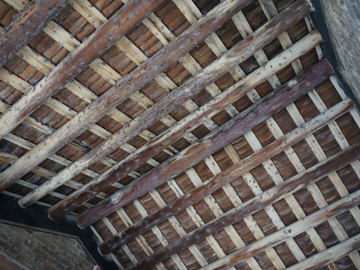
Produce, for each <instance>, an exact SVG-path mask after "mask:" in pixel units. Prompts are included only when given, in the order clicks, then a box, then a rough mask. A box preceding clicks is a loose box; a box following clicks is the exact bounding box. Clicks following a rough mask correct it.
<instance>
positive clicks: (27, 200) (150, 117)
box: [19, 0, 312, 206]
mask: <svg viewBox="0 0 360 270" xmlns="http://www.w3.org/2000/svg"><path fill="white" fill-rule="evenodd" d="M311 11H312V7H311V4H310V2H309V1H308V0H299V1H297V2H296V3H295V4H293V5H292V6H290V7H289V8H287V9H286V10H285V11H284V12H282V13H281V14H280V15H278V16H277V17H275V18H274V19H273V20H271V21H269V22H268V23H267V24H265V25H264V26H262V27H261V28H259V29H258V31H256V32H255V33H253V34H252V35H250V36H248V37H247V38H246V39H244V40H243V41H241V42H240V43H239V44H237V45H235V46H234V47H233V48H232V49H231V50H230V51H228V52H227V53H225V54H224V55H223V56H222V57H221V58H219V59H218V60H216V61H215V62H213V63H212V64H210V65H209V66H207V67H206V68H205V69H204V70H203V71H202V72H200V73H198V74H197V75H196V76H195V77H193V78H191V79H190V80H188V81H187V82H186V83H184V84H183V85H182V86H181V87H179V88H177V89H176V90H173V91H172V92H171V93H170V94H168V95H167V96H166V97H164V98H163V99H161V100H160V101H159V102H158V103H156V104H155V105H154V106H153V107H151V108H150V109H148V110H147V111H145V112H144V113H143V114H142V115H140V116H139V117H137V118H136V119H134V120H133V121H131V122H130V123H128V124H126V125H125V126H124V127H123V128H122V129H120V130H119V131H118V132H117V133H115V134H114V135H112V136H111V137H110V138H109V139H108V140H106V141H105V142H103V143H102V144H101V145H99V146H98V147H96V148H95V149H93V150H92V151H91V152H89V153H88V154H86V155H84V156H83V157H81V158H80V159H79V160H78V161H76V162H75V163H73V164H72V165H71V166H69V167H68V168H66V169H64V170H63V171H61V172H60V173H59V174H58V175H57V176H55V177H54V178H53V179H52V180H51V182H49V183H47V184H46V185H43V186H41V187H40V188H39V189H37V190H35V191H33V192H32V193H30V194H28V195H27V196H25V197H24V198H22V199H21V200H20V201H19V202H20V204H21V205H22V206H28V205H29V204H31V203H33V202H34V201H36V200H38V199H39V198H41V197H42V196H44V195H45V194H47V193H48V192H50V191H52V190H53V189H55V188H56V187H57V186H59V185H61V184H63V183H65V182H66V181H68V180H70V179H71V178H72V177H74V176H76V175H77V174H79V173H80V172H81V171H82V170H83V169H86V168H87V167H89V166H91V165H92V164H93V163H95V162H96V161H97V160H98V159H99V158H101V157H103V156H104V155H107V154H109V153H111V152H112V151H114V150H115V149H116V148H117V147H118V146H120V145H122V144H123V143H125V142H127V141H128V140H130V139H132V138H134V137H135V136H137V135H138V134H139V133H140V132H142V131H143V130H145V129H146V128H148V127H149V126H150V125H152V123H154V122H156V121H157V120H159V119H161V118H162V117H164V116H166V115H167V114H169V113H170V112H171V111H172V110H173V109H175V108H176V107H177V106H178V105H180V104H182V103H184V102H186V101H187V100H188V99H189V98H191V97H192V96H194V95H195V94H196V93H198V92H199V91H200V90H201V89H203V88H204V86H206V85H208V84H210V83H212V82H214V81H215V80H217V79H218V78H220V77H221V76H222V75H223V74H225V73H226V72H227V71H228V70H230V69H232V68H233V67H234V66H236V65H237V64H239V63H241V62H242V61H244V60H245V59H247V58H248V57H250V56H251V55H252V54H253V53H254V52H255V51H256V50H258V49H260V48H262V47H263V46H265V45H266V44H267V43H268V42H270V41H271V40H273V39H274V38H276V37H277V36H278V35H279V34H281V33H282V32H283V31H285V30H286V29H287V28H288V27H291V26H292V25H294V24H296V23H297V22H298V21H300V20H301V18H303V17H304V16H306V14H308V13H310V12H311ZM217 17H218V14H216V16H215V19H214V20H216V21H218V20H219V19H218V18H217ZM205 18H207V17H205ZM284 21H286V22H287V24H284V23H283V22H284ZM197 33H198V31H197ZM197 35H198V34H197ZM196 38H197V37H194V39H196ZM179 46H182V44H181V45H179ZM176 49H177V51H179V48H176ZM161 62H162V64H163V63H164V59H161ZM144 73H146V72H144ZM131 83H132V84H133V83H134V82H131ZM132 84H131V85H132ZM108 92H109V91H107V92H106V93H105V94H104V95H103V96H106V95H107V93H108ZM109 98H110V100H109V101H108V104H109V103H111V101H112V100H114V99H115V98H114V96H113V95H111V96H110V97H109ZM89 107H91V105H89V106H88V108H89ZM85 110H86V109H85ZM85 110H84V111H85ZM95 115H96V114H95ZM89 117H90V118H91V117H94V114H92V115H90V116H89ZM145 119H146V120H145ZM84 120H85V119H84ZM86 121H89V118H86ZM90 121H91V120H90ZM79 124H80V123H79ZM74 128H78V127H77V126H76V127H75V126H74V127H73V129H74Z"/></svg>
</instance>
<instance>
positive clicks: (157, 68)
mask: <svg viewBox="0 0 360 270" xmlns="http://www.w3.org/2000/svg"><path fill="white" fill-rule="evenodd" d="M250 2H251V1H247V0H237V1H232V0H227V1H224V2H222V3H221V4H219V5H218V6H217V7H215V8H214V9H213V10H211V11H210V12H209V13H208V14H207V16H204V17H203V19H200V20H199V21H198V23H197V24H194V25H193V26H191V27H190V28H189V29H188V30H186V31H185V32H184V33H183V34H181V35H180V36H179V37H177V38H176V39H175V40H173V41H172V42H171V43H170V44H169V46H166V47H164V48H163V49H161V50H160V51H159V52H158V53H157V54H155V55H154V56H153V57H152V58H151V59H149V60H148V61H147V62H145V63H144V64H142V65H141V66H139V67H138V68H136V69H135V70H134V71H133V72H131V73H130V74H128V75H127V76H125V77H123V78H122V79H121V80H120V81H119V82H118V83H117V84H116V85H115V86H113V87H111V88H110V89H109V90H108V91H106V92H105V93H104V94H103V95H102V96H100V97H99V98H97V99H96V100H95V101H93V102H92V103H91V104H89V105H88V106H87V107H86V108H85V109H84V110H82V111H81V112H80V113H78V114H77V115H76V116H75V117H74V119H72V120H71V121H69V122H67V123H66V124H65V125H64V126H62V127H61V128H60V129H58V130H57V132H55V133H54V134H53V135H51V136H50V137H49V138H48V139H46V140H44V141H43V142H41V143H40V144H39V145H38V147H36V148H34V149H33V150H32V152H28V153H27V154H25V155H24V156H23V157H22V159H20V160H19V162H17V163H15V164H14V165H13V166H12V167H10V168H9V169H8V170H6V171H5V172H3V173H2V174H1V175H0V182H2V183H1V185H0V190H3V189H4V188H6V187H7V186H9V185H10V184H11V183H12V182H13V181H15V180H16V179H17V178H19V177H21V176H22V175H23V174H25V173H26V172H27V171H28V170H29V169H31V168H30V167H32V166H36V165H37V164H38V163H40V162H41V161H42V160H44V159H46V158H47V156H49V155H51V154H53V153H54V152H56V151H57V149H59V148H61V147H62V146H63V145H64V144H66V143H67V142H68V141H70V140H71V139H73V138H75V137H77V136H78V135H80V134H81V132H83V131H84V130H86V128H88V127H89V126H90V125H91V124H93V123H95V122H97V121H98V120H99V119H101V118H102V117H103V116H104V115H105V114H106V113H107V112H108V111H109V110H110V109H111V108H113V107H114V106H116V105H118V104H120V103H121V102H122V101H124V100H125V99H126V98H127V97H129V96H130V95H131V94H133V93H135V92H136V91H137V90H139V89H140V88H141V87H143V86H144V85H146V84H147V83H148V82H150V81H151V80H152V79H153V78H154V77H155V76H157V75H158V74H159V73H161V72H162V71H164V70H165V69H166V68H168V67H169V66H170V65H171V64H172V63H173V62H175V61H176V60H177V59H178V58H179V57H181V56H182V55H183V54H184V53H186V52H187V51H188V50H190V49H192V48H193V47H195V46H196V45H197V44H198V43H199V42H200V41H201V40H203V39H204V38H206V37H207V36H208V35H209V34H211V33H212V32H213V31H215V30H216V29H217V28H219V27H220V26H221V25H222V24H223V23H224V22H226V21H227V20H228V19H230V18H231V16H232V15H233V14H235V13H236V12H237V11H238V10H239V9H241V8H243V7H245V6H247V5H248V4H250ZM219 14H221V15H220V16H219ZM125 17H126V16H125ZM108 22H109V21H108ZM105 24H107V23H105ZM102 28H103V27H102V26H101V27H100V28H98V29H102ZM97 31H98V30H97ZM80 46H81V45H80ZM119 89H120V90H121V91H119ZM0 124H1V119H0ZM130 125H131V126H132V122H130V123H128V124H126V125H125V127H129V126H130ZM121 130H124V128H122V129H121ZM143 130H144V129H143ZM118 133H119V132H118ZM0 135H1V133H0ZM108 141H109V140H107V142H108ZM99 148H100V147H97V149H99ZM32 155H35V156H37V159H32V160H30V159H29V157H30V156H32ZM30 197H31V198H32V199H34V197H33V195H29V196H27V197H26V199H24V198H25V197H24V198H23V199H24V200H23V201H22V203H21V205H22V206H23V207H26V206H27V205H28V204H31V202H26V203H25V200H27V199H29V198H30ZM40 197H41V196H40Z"/></svg>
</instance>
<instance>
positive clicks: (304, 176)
mask: <svg viewBox="0 0 360 270" xmlns="http://www.w3.org/2000/svg"><path fill="white" fill-rule="evenodd" d="M359 158H360V143H357V144H354V145H353V146H351V147H349V148H348V149H346V150H344V151H342V152H340V153H339V154H337V155H334V156H332V157H331V158H329V159H328V160H326V161H325V162H321V163H319V164H317V165H315V166H313V167H312V168H311V169H308V170H306V171H304V172H303V173H300V174H298V175H296V176H294V177H293V178H291V179H289V180H287V181H286V182H283V183H282V184H280V185H278V186H275V187H273V188H271V189H269V190H267V191H266V192H264V193H263V194H261V195H258V196H257V197H255V198H253V199H251V200H249V201H247V202H245V203H244V204H242V205H240V206H238V207H236V208H234V209H233V210H230V211H229V212H227V213H226V215H224V216H222V217H220V218H217V219H215V220H213V221H211V222H209V223H208V224H206V225H205V226H203V227H201V228H199V229H197V230H195V231H193V232H191V233H190V234H188V235H187V236H186V237H184V238H182V239H180V240H178V241H177V242H175V243H173V244H171V245H170V246H168V247H166V248H165V249H163V250H161V251H160V252H157V253H156V254H154V255H152V256H150V257H147V258H146V259H144V260H143V261H141V262H140V263H139V264H137V265H135V266H134V267H132V268H131V269H133V270H135V269H139V270H140V269H143V268H144V266H145V265H146V266H151V265H154V264H156V263H158V262H161V261H163V260H165V259H166V258H168V256H170V255H171V254H174V253H179V252H181V251H183V250H184V249H186V248H187V247H189V246H191V245H194V244H196V243H198V242H199V241H201V240H202V239H204V238H205V237H207V236H208V235H211V234H214V233H216V232H218V231H220V230H222V229H224V228H225V227H227V226H229V225H231V224H233V223H235V222H238V221H240V220H241V219H243V218H244V217H246V216H247V215H249V214H252V213H255V212H257V211H259V210H261V209H263V208H264V207H266V206H268V205H270V204H272V203H274V202H276V201H278V200H280V199H282V198H284V197H286V195H287V194H289V193H293V192H296V191H297V190H300V189H301V188H303V187H305V186H307V185H308V184H310V183H312V182H314V181H316V180H319V179H321V178H322V177H324V176H325V175H327V174H328V173H330V172H332V171H335V170H339V169H341V168H343V167H344V166H346V165H348V164H350V163H351V162H353V161H354V160H358V159H359ZM352 199H353V198H352Z"/></svg>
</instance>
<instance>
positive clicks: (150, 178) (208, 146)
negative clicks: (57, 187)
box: [77, 60, 333, 228]
mask: <svg viewBox="0 0 360 270" xmlns="http://www.w3.org/2000/svg"><path fill="white" fill-rule="evenodd" d="M332 73H333V69H332V67H331V66H330V64H329V63H328V62H327V61H326V60H323V61H321V62H320V63H318V64H317V65H314V66H313V67H312V68H310V69H309V70H308V71H307V72H304V73H302V74H301V75H299V76H297V77H296V78H294V79H293V80H290V81H289V82H288V83H286V84H284V85H283V86H281V87H279V88H278V89H277V90H276V91H274V92H272V93H271V94H270V95H268V96H266V97H265V98H263V99H262V100H260V101H259V102H257V103H255V104H254V105H253V106H251V107H250V108H248V109H247V110H245V111H243V112H242V113H240V114H238V115H237V116H236V117H234V118H233V119H231V120H230V121H229V122H227V123H225V124H224V125H222V126H221V127H219V128H217V129H215V130H214V131H212V132H211V133H209V134H208V135H207V136H205V137H204V138H203V139H201V140H200V141H199V142H198V143H197V144H193V145H191V146H189V147H188V148H187V149H185V150H183V151H182V152H180V153H179V154H178V155H177V156H174V157H173V158H171V159H169V160H168V161H166V162H164V163H163V164H161V165H159V166H158V167H156V168H155V169H153V170H152V171H150V172H149V173H147V174H145V175H143V176H142V177H140V178H138V179H137V180H135V181H134V182H132V183H131V184H129V185H127V186H126V187H124V188H122V189H121V190H119V191H118V192H117V193H115V194H113V195H112V196H110V197H109V198H107V199H106V200H104V201H102V202H101V203H99V204H98V205H97V206H95V207H94V208H93V209H90V210H89V211H87V212H86V213H84V214H82V215H80V216H79V218H78V219H77V222H78V225H79V226H80V227H81V228H85V227H87V226H89V225H91V224H92V223H94V222H95V221H97V220H99V219H101V218H103V217H104V216H106V215H108V214H110V213H112V212H113V211H115V210H116V209H119V208H120V207H122V206H124V205H126V204H127V203H129V202H131V201H133V200H135V199H137V198H139V197H140V196H142V195H145V194H146V193H148V192H149V191H151V190H153V189H154V188H156V187H158V186H160V185H161V184H163V183H164V182H166V181H167V180H169V179H171V178H172V177H174V176H176V175H177V174H179V173H180V172H182V171H183V170H185V169H187V168H188V167H190V166H192V165H194V164H196V163H198V162H200V161H201V160H203V159H204V158H206V157H207V156H209V155H211V154H212V153H214V152H215V151H217V150H219V149H221V148H222V147H224V146H226V145H227V144H229V143H230V142H232V141H233V140H235V139H236V138H238V137H239V136H241V135H242V134H244V133H245V132H247V131H249V130H250V129H252V128H254V127H255V126H256V125H258V124H260V123H261V122H262V121H265V120H266V119H267V118H269V117H270V116H271V115H272V114H273V113H275V112H277V111H279V110H281V109H283V108H285V107H286V106H287V105H288V104H290V103H291V102H294V101H295V100H297V99H298V98H299V97H301V96H302V95H304V94H305V93H307V92H308V91H310V90H311V89H313V88H314V87H316V86H318V85H319V84H321V83H322V82H324V81H325V80H326V79H327V78H328V77H329V76H330V75H331V74H332ZM194 153H196V154H194Z"/></svg>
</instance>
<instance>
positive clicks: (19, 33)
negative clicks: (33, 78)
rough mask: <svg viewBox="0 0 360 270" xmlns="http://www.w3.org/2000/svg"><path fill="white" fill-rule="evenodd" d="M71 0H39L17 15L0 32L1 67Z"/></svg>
mask: <svg viewBox="0 0 360 270" xmlns="http://www.w3.org/2000/svg"><path fill="white" fill-rule="evenodd" d="M68 2H69V0H37V1H33V2H32V3H30V4H29V5H27V7H26V8H25V10H23V11H22V12H21V13H19V14H17V15H16V18H15V20H14V21H12V22H11V24H10V25H9V26H8V27H6V28H5V29H3V31H2V32H1V33H0V44H1V46H0V67H2V66H3V65H4V64H6V63H7V62H8V61H9V60H10V59H11V58H13V57H14V55H15V54H16V53H17V52H18V51H19V50H20V49H21V48H23V47H24V46H25V45H26V44H27V43H28V42H29V41H30V40H31V39H32V38H33V37H35V36H36V35H37V34H38V33H40V31H41V30H42V29H43V28H44V27H45V25H46V24H47V23H48V22H49V21H50V20H51V19H52V18H54V17H55V16H56V15H57V14H58V13H59V12H60V11H61V10H62V9H63V8H64V7H65V6H66V5H67V3H68Z"/></svg>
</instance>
